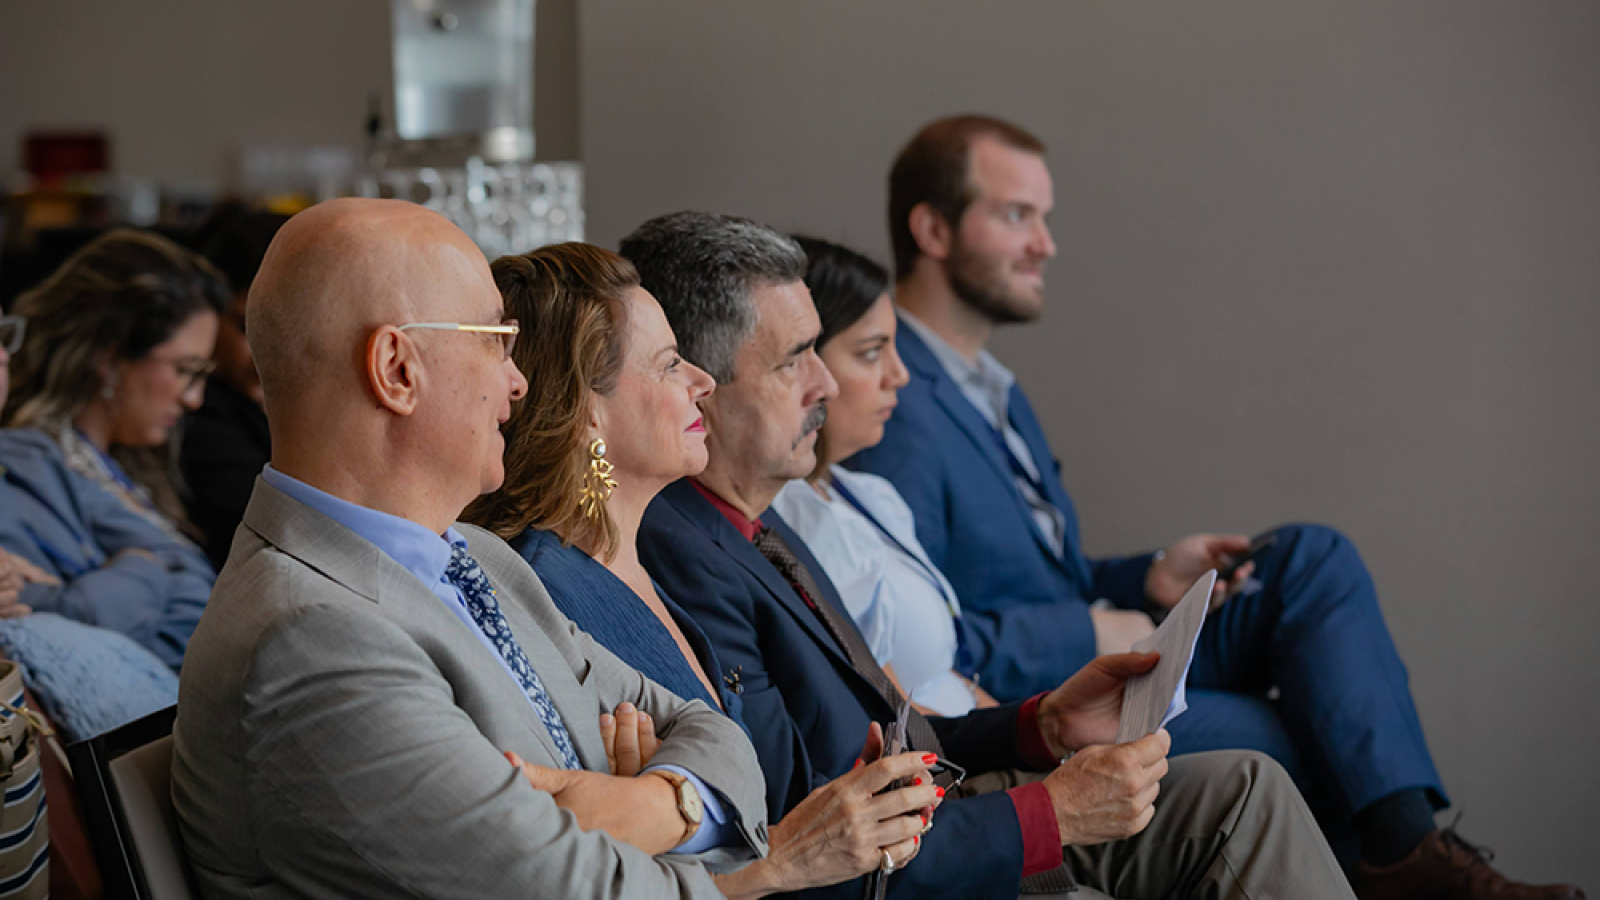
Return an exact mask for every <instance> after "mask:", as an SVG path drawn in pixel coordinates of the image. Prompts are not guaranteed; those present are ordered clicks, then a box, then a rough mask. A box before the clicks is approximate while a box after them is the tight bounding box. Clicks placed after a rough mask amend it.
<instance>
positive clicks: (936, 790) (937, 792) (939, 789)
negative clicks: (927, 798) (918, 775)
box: [933, 787, 944, 797]
mask: <svg viewBox="0 0 1600 900" xmlns="http://www.w3.org/2000/svg"><path fill="white" fill-rule="evenodd" d="M933 795H934V796H935V797H943V796H944V788H942V787H936V788H934V789H933Z"/></svg>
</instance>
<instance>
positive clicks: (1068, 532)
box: [1007, 384, 1093, 590]
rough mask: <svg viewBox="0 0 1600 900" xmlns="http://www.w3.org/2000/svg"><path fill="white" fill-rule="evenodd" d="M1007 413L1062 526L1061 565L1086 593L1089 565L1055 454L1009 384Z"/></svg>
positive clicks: (1028, 407) (1026, 404) (1025, 401)
mask: <svg viewBox="0 0 1600 900" xmlns="http://www.w3.org/2000/svg"><path fill="white" fill-rule="evenodd" d="M1007 405H1008V407H1009V409H1010V412H1011V427H1013V428H1015V429H1016V430H1017V433H1018V434H1020V435H1022V440H1023V441H1024V442H1026V443H1027V445H1028V451H1029V452H1030V453H1032V454H1033V460H1034V463H1035V464H1036V465H1037V466H1038V467H1039V476H1040V478H1039V480H1040V481H1041V482H1043V484H1044V489H1045V493H1046V495H1047V496H1046V497H1045V499H1047V500H1049V501H1050V503H1051V504H1052V505H1054V506H1055V508H1056V509H1059V510H1061V516H1062V519H1063V521H1064V522H1065V523H1066V527H1065V528H1064V529H1063V531H1064V532H1065V534H1064V540H1063V544H1064V546H1063V550H1064V551H1065V553H1064V554H1063V561H1065V562H1066V563H1068V564H1069V565H1070V566H1072V567H1074V568H1076V569H1077V570H1078V571H1077V573H1076V574H1077V576H1078V577H1079V578H1081V579H1082V584H1083V586H1084V588H1085V590H1087V589H1088V588H1089V587H1090V585H1091V584H1092V582H1093V579H1092V578H1091V577H1090V574H1089V564H1088V561H1087V560H1086V559H1084V556H1083V549H1082V546H1081V545H1080V543H1079V540H1080V539H1079V535H1078V511H1077V509H1076V508H1075V507H1074V506H1073V505H1072V497H1070V496H1069V495H1068V494H1067V489H1066V488H1064V487H1062V486H1061V473H1060V472H1059V471H1058V469H1057V466H1056V458H1055V454H1053V453H1051V452H1050V442H1049V441H1047V440H1046V439H1045V436H1044V428H1043V427H1042V426H1041V425H1040V424H1039V417H1038V416H1037V415H1035V414H1034V412H1033V404H1031V403H1029V402H1028V397H1027V395H1026V394H1024V393H1023V392H1022V388H1020V387H1018V386H1017V385H1015V384H1013V385H1012V386H1011V397H1010V399H1009V401H1008V404H1007Z"/></svg>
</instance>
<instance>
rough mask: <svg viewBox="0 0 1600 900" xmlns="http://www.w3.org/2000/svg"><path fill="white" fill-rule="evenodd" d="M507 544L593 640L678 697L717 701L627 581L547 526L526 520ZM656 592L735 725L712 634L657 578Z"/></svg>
mask: <svg viewBox="0 0 1600 900" xmlns="http://www.w3.org/2000/svg"><path fill="white" fill-rule="evenodd" d="M511 549H513V550H515V551H517V552H518V553H519V554H521V555H522V558H523V559H525V560H527V561H528V565H530V566H532V567H533V571H534V573H535V574H537V575H538V576H539V580H540V581H541V582H543V583H544V587H545V590H547V591H549V592H550V599H551V600H554V601H555V604H556V606H557V607H558V608H559V609H560V610H561V611H562V612H563V613H565V614H566V616H567V618H569V619H571V620H572V621H573V622H575V623H577V625H578V627H579V628H582V629H583V630H584V631H587V632H588V633H589V636H590V637H592V638H594V639H595V640H597V641H599V642H600V646H602V647H605V648H606V649H607V650H610V651H611V652H612V653H615V654H616V655H617V656H618V657H619V658H620V659H621V660H622V661H623V662H625V663H627V664H628V665H630V666H632V667H634V668H635V669H637V670H639V671H640V672H643V673H644V676H645V677H646V678H648V679H650V680H651V681H654V682H655V683H656V684H659V685H661V686H662V687H664V688H666V689H667V690H669V691H671V692H673V693H674V694H677V695H678V696H679V697H682V698H684V699H685V700H700V701H702V702H704V703H705V704H706V705H707V706H709V707H711V708H713V709H715V708H716V706H717V704H716V703H714V702H712V700H711V695H710V694H707V693H706V688H705V685H703V684H701V683H700V679H699V678H696V677H695V674H694V670H693V669H691V668H689V663H688V661H687V660H685V659H684V658H683V653H682V652H681V651H680V650H679V649H678V642H677V641H674V640H673V639H672V635H671V634H670V633H668V631H667V629H666V627H665V626H663V625H662V624H661V620H660V619H657V618H656V616H655V613H653V612H651V611H650V608H649V607H648V606H645V604H644V601H642V600H640V599H639V598H638V596H637V595H635V594H634V592H633V589H632V588H630V587H628V586H627V585H626V584H623V583H622V580H621V579H620V578H618V577H617V576H615V575H613V574H611V570H610V569H607V568H606V567H605V566H603V565H601V564H600V563H598V562H596V561H595V560H594V557H592V556H590V555H589V554H587V553H585V552H583V551H582V550H579V549H578V548H577V547H563V546H561V538H560V537H559V536H557V535H556V534H555V532H552V531H540V530H538V529H534V528H530V529H528V530H527V531H524V532H523V533H522V534H520V535H518V536H517V537H516V538H514V539H512V541H511ZM656 594H657V595H658V596H659V597H660V598H661V602H662V603H664V604H665V605H666V607H667V613H668V614H669V615H671V616H672V620H673V621H674V622H676V623H677V625H678V630H680V631H682V632H683V637H684V639H685V640H687V641H688V642H689V649H691V650H693V651H694V655H695V656H696V657H697V658H698V660H699V662H700V668H702V669H704V670H705V672H706V675H707V676H708V677H709V678H711V679H712V683H713V684H715V685H716V686H717V697H718V699H719V700H720V701H721V703H722V711H723V712H725V713H727V714H728V717H729V718H731V719H733V720H734V721H735V722H738V723H739V724H740V726H741V727H742V726H743V725H744V719H743V717H742V716H741V712H742V709H743V704H742V703H741V702H740V700H739V695H738V694H735V693H734V692H733V691H731V690H729V689H728V685H727V683H726V682H724V681H723V680H722V679H721V677H720V676H719V675H718V674H717V673H718V672H720V671H722V667H721V663H720V662H719V661H718V660H717V651H716V649H715V648H713V647H712V646H711V641H710V640H708V639H707V638H706V634H705V632H703V631H701V630H700V626H698V625H696V624H695V623H694V620H693V619H691V618H690V617H689V614H688V613H687V612H684V610H683V607H681V606H679V605H678V604H676V603H674V602H673V601H672V597H671V596H670V595H669V594H668V593H667V592H666V591H664V590H662V588H661V586H660V585H659V584H658V585H656Z"/></svg>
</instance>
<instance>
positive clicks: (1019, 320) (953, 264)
mask: <svg viewBox="0 0 1600 900" xmlns="http://www.w3.org/2000/svg"><path fill="white" fill-rule="evenodd" d="M1004 267H1005V263H1003V262H999V261H995V260H991V259H987V258H985V257H983V256H981V255H979V254H977V253H973V252H972V251H970V250H968V249H967V247H966V245H965V244H963V243H961V241H960V240H957V241H956V242H955V246H954V247H952V248H951V249H950V259H949V260H948V261H947V262H946V263H945V277H946V278H947V279H949V281H950V289H951V290H952V291H954V292H955V295H956V296H957V297H959V298H960V299H961V302H962V303H965V304H966V305H968V306H970V307H972V308H973V309H974V310H976V311H977V312H978V313H979V314H981V315H982V316H983V317H984V318H986V319H988V320H989V321H990V322H992V323H994V324H996V325H1015V324H1023V323H1027V322H1032V321H1034V320H1036V319H1038V318H1039V316H1040V314H1041V313H1042V312H1043V309H1044V304H1043V303H1042V302H1040V300H1039V299H1038V298H1037V297H1032V296H1026V295H1022V294H1019V293H1018V292H1017V291H1015V290H1012V288H1011V285H1009V284H1008V283H1007V282H1006V277H1005V272H1004V271H1003V270H1004Z"/></svg>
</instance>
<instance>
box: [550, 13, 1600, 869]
mask: <svg viewBox="0 0 1600 900" xmlns="http://www.w3.org/2000/svg"><path fill="white" fill-rule="evenodd" d="M580 24H581V28H580V36H581V40H582V51H581V54H580V65H581V72H582V79H583V85H584V96H583V103H582V111H581V134H582V141H583V147H584V153H585V163H586V164H587V167H588V175H589V186H590V187H589V197H590V210H589V221H590V224H591V234H592V236H593V238H594V239H596V240H599V241H602V242H605V243H608V244H614V243H615V241H616V239H618V238H619V237H620V236H621V235H623V234H624V233H626V232H627V231H628V230H629V229H631V228H632V227H634V226H635V225H637V224H638V223H639V222H641V221H642V220H643V219H645V218H646V217H648V216H651V215H655V214H658V213H663V212H667V211H670V210H674V209H679V208H684V207H702V208H710V209H716V210H721V211H726V212H734V213H742V214H747V215H751V216H755V217H758V218H761V219H764V220H767V221H769V222H771V223H773V224H775V225H778V226H780V227H785V228H793V229H806V230H809V231H812V232H815V233H818V234H821V235H826V236H831V237H834V238H838V239H842V240H845V241H849V242H853V243H854V244H856V245H858V246H860V247H862V248H864V249H866V250H869V251H872V252H873V253H876V254H878V255H879V256H880V257H886V254H887V239H886V237H885V233H884V186H883V183H884V175H885V173H886V171H887V169H888V165H889V162H890V159H891V158H892V156H893V154H894V152H895V151H896V149H897V148H898V147H899V145H900V144H901V143H902V142H903V141H904V140H905V139H906V138H907V137H909V136H910V134H911V133H912V132H913V131H914V130H915V128H916V126H918V125H919V124H920V123H922V122H924V121H925V120H928V119H931V118H933V117H935V116H938V115H941V114H945V113H951V112H958V111H967V110H983V111H989V112H993V113H997V114H1000V115H1003V116H1007V117H1011V118H1014V119H1016V120H1017V121H1019V122H1023V123H1026V124H1027V125H1028V126H1029V127H1031V128H1033V129H1035V130H1036V131H1037V132H1038V133H1039V134H1040V135H1041V136H1042V137H1044V139H1045V140H1046V141H1047V143H1048V144H1049V145H1050V147H1051V152H1050V156H1049V159H1050V162H1051V165H1052V167H1053V169H1054V172H1055V175H1056V181H1057V184H1056V190H1057V201H1058V207H1057V211H1056V214H1055V220H1054V221H1055V234H1056V238H1057V242H1058V243H1059V244H1060V246H1061V256H1060V258H1059V259H1058V260H1057V262H1056V263H1055V265H1054V267H1053V268H1052V269H1051V270H1050V273H1049V299H1050V309H1049V313H1048V315H1047V317H1046V319H1045V321H1044V322H1043V323H1042V324H1039V325H1038V326H1037V327H1033V328H1028V329H1018V330H1011V331H1007V332H1004V333H1002V334H1001V335H1000V336H999V338H997V340H996V346H995V349H996V351H997V352H998V353H1000V354H1001V356H1002V357H1003V358H1004V359H1005V360H1007V361H1008V362H1009V363H1010V364H1012V365H1013V366H1014V367H1015V368H1016V370H1017V372H1018V374H1019V376H1020V377H1021V379H1022V381H1023V383H1024V384H1025V385H1026V386H1027V387H1028V388H1029V389H1030V391H1031V394H1032V396H1033V398H1034V401H1035V403H1036V405H1037V406H1038V409H1039V412H1040V415H1041V417H1042V418H1043V420H1044V422H1045V425H1046V428H1047V429H1048V431H1049V433H1050V437H1051V439H1052V441H1053V442H1054V444H1055V446H1056V448H1057V450H1058V452H1059V453H1060V454H1061V456H1062V459H1063V463H1064V465H1065V469H1066V473H1067V479H1068V484H1069V487H1070V488H1071V489H1072V490H1073V492H1074V495H1075V497H1076V498H1077V500H1078V503H1079V511H1080V513H1081V516H1082V519H1083V521H1084V523H1085V534H1086V541H1087V543H1088V545H1089V547H1090V549H1091V550H1094V551H1111V550H1124V549H1133V548H1141V547H1152V546H1155V545H1158V544H1160V543H1161V542H1163V541H1166V540H1168V539H1171V538H1173V537H1175V536H1178V535H1182V534H1185V533H1188V532H1190V531H1193V530H1200V529H1206V528H1214V529H1237V530H1239V531H1245V532H1249V531H1254V530H1257V529H1260V528H1263V527H1266V526H1268V525H1271V524H1273V523H1276V522H1281V521H1285V520H1313V521H1320V522H1327V523H1333V524H1336V525H1337V526H1339V527H1340V528H1342V529H1344V530H1345V531H1347V532H1348V533H1349V534H1350V535H1351V536H1352V537H1353V538H1354V539H1355V541H1356V542H1357V543H1358V545H1359V546H1360V547H1361V548H1362V550H1363V552H1364V553H1365V555H1366V558H1367V560H1368V562H1369V564H1370V565H1371V568H1372V570H1373V572H1374V574H1375V577H1376V579H1377V582H1378V585H1379V588H1380V590H1381V592H1382V595H1383V602H1384V609H1385V613H1386V615H1387V617H1388V620H1389V623H1390V625H1391V627H1392V629H1393V631H1394V634H1395V639H1396V641H1397V642H1398V643H1399V646H1400V649H1401V652H1402V653H1403V654H1404V656H1405V658H1406V659H1407V661H1408V663H1409V665H1410V669H1411V674H1412V684H1413V688H1414V690H1415V693H1416V696H1417V700H1418V704H1419V706H1420V708H1421V711H1422V716H1423V720H1424V725H1425V727H1426V729H1427V732H1428V735H1429V738H1430V740H1431V742H1432V744H1433V747H1434V750H1435V754H1436V757H1437V762H1438V765H1439V768H1440V769H1441V771H1442V773H1443V776H1444V778H1445V781H1446V784H1447V786H1448V787H1449V789H1450V790H1451V792H1452V793H1453V796H1454V799H1455V801H1456V803H1457V804H1458V806H1459V807H1460V808H1462V809H1464V810H1465V812H1466V819H1465V820H1464V822H1463V828H1464V830H1465V832H1466V833H1467V834H1468V835H1469V836H1471V837H1473V838H1475V839H1477V840H1479V841H1482V842H1485V843H1487V844H1489V845H1491V846H1492V847H1494V848H1495V849H1496V850H1497V851H1498V852H1499V859H1500V861H1501V862H1502V863H1503V864H1504V868H1505V869H1506V870H1508V871H1509V872H1511V873H1513V874H1516V875H1522V876H1529V877H1540V878H1550V879H1554V878H1564V879H1575V880H1577V881H1578V882H1579V883H1580V884H1586V886H1587V887H1588V888H1589V890H1590V891H1600V856H1597V855H1596V854H1595V853H1594V848H1595V847H1597V846H1600V825H1597V824H1596V822H1597V818H1596V816H1595V811H1596V809H1597V808H1600V775H1597V774H1596V771H1595V764H1594V759H1595V758H1596V750H1595V744H1596V741H1597V739H1600V721H1597V719H1596V713H1597V712H1600V702H1597V701H1596V700H1595V698H1596V696H1597V695H1600V667H1597V666H1596V665H1595V664H1594V655H1595V652H1596V650H1600V610H1597V607H1596V603H1595V598H1596V595H1597V593H1600V549H1597V546H1596V544H1597V540H1600V480H1597V479H1596V476H1595V473H1594V462H1595V460H1596V459H1600V415H1597V409H1596V407H1597V404H1596V400H1597V386H1600V354H1597V353H1596V351H1595V349H1594V347H1593V345H1594V342H1595V340H1596V338H1597V337H1600V302H1597V299H1600V4H1594V3H1586V4H1580V3H1576V2H1541V3H1536V4H1533V3H1504V2H1501V0H1435V2H1407V3H1392V2H1377V0H1365V2H1353V3H1340V4H1298V3H1296V4H1284V3H1272V2H1246V0H1224V2H1212V3H1206V4H1190V3H1175V2H1174V3H1125V2H1088V0H1080V2H1076V3H1070V4H1069V3H1059V2H1049V0H1038V2H1013V3H1007V4H989V3H985V4H979V3H970V2H960V3H956V2H928V0H896V2H880V3H870V4H864V3H859V2H853V0H808V2H806V3H788V4H780V3H740V2H732V0H728V2H705V0H699V2H687V0H680V2H675V3H671V4H663V3H658V2H654V0H607V2H604V3H593V4H587V5H584V6H583V7H582V9H581V23H580Z"/></svg>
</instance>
